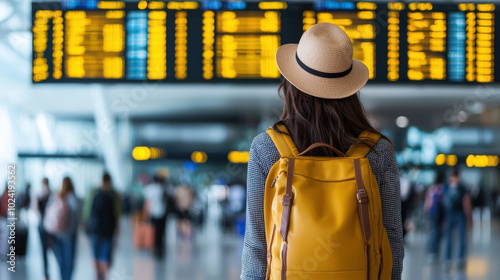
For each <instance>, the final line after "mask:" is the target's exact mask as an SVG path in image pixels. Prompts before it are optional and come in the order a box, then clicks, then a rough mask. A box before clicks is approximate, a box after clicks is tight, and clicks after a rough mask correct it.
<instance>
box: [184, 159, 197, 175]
mask: <svg viewBox="0 0 500 280" xmlns="http://www.w3.org/2000/svg"><path fill="white" fill-rule="evenodd" d="M183 166H184V169H185V170H186V171H187V172H190V173H192V172H195V171H196V169H198V165H197V164H196V163H194V162H192V161H190V160H187V161H185V162H184V165H183Z"/></svg>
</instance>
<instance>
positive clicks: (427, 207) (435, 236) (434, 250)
mask: <svg viewBox="0 0 500 280" xmlns="http://www.w3.org/2000/svg"><path fill="white" fill-rule="evenodd" d="M444 177H445V176H444V173H442V172H438V173H437V176H436V180H435V181H434V184H433V185H432V186H431V187H430V188H429V189H428V190H427V195H426V196H425V203H424V212H425V213H426V214H427V216H428V217H429V220H430V222H431V225H430V226H431V228H430V235H429V243H428V244H427V254H428V255H429V259H428V261H429V262H435V261H437V260H438V259H439V247H440V244H441V238H442V236H443V221H444V207H443V183H444Z"/></svg>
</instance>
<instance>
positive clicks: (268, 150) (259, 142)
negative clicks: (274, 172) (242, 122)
mask: <svg viewBox="0 0 500 280" xmlns="http://www.w3.org/2000/svg"><path fill="white" fill-rule="evenodd" d="M250 153H251V154H253V156H255V158H256V159H257V160H258V161H259V163H260V165H261V166H262V167H263V168H264V169H265V170H266V171H269V169H270V168H271V166H272V165H273V164H274V163H275V162H276V161H278V159H279V158H280V154H279V152H278V149H277V148H276V145H274V142H273V140H272V139H271V136H269V134H267V132H262V133H260V134H259V135H257V136H255V138H254V139H253V141H252V144H251V146H250Z"/></svg>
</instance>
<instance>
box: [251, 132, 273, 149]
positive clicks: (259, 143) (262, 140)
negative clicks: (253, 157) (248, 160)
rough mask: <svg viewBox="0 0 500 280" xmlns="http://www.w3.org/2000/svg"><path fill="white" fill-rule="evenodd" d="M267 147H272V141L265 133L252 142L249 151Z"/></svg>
mask: <svg viewBox="0 0 500 280" xmlns="http://www.w3.org/2000/svg"><path fill="white" fill-rule="evenodd" d="M269 147H274V143H273V140H272V139H271V136H269V134H267V132H261V133H260V134H258V135H257V136H255V138H254V139H253V141H252V145H251V149H254V150H261V149H266V148H269Z"/></svg>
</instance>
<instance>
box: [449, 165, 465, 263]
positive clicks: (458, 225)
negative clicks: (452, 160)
mask: <svg viewBox="0 0 500 280" xmlns="http://www.w3.org/2000/svg"><path fill="white" fill-rule="evenodd" d="M443 193H444V196H443V202H444V209H445V215H446V230H445V238H446V239H445V263H444V268H445V270H450V269H451V260H452V253H453V252H452V247H453V232H454V231H455V229H456V231H458V259H457V267H458V268H459V269H463V268H464V267H465V253H466V229H467V228H470V227H471V226H472V207H471V201H470V195H469V193H468V191H467V189H466V188H465V187H464V186H463V185H462V184H461V183H460V174H459V172H458V169H454V170H453V171H452V175H451V177H450V179H449V180H448V184H446V185H445V186H444V191H443Z"/></svg>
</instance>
